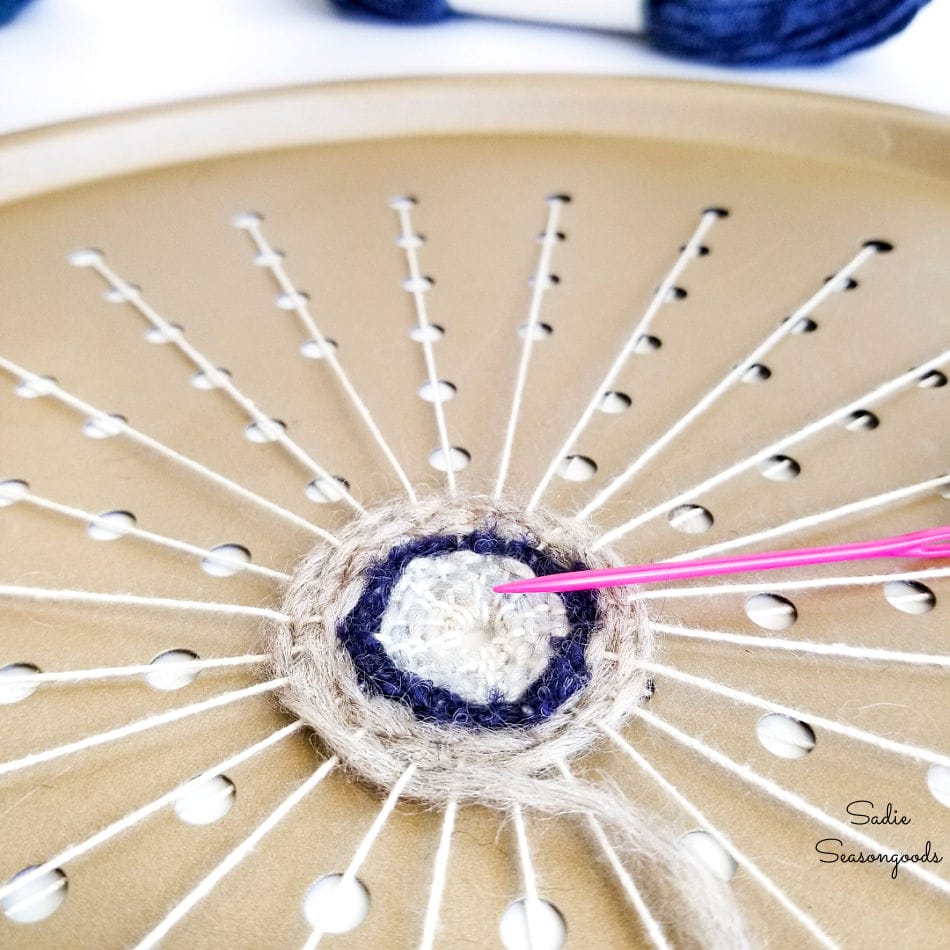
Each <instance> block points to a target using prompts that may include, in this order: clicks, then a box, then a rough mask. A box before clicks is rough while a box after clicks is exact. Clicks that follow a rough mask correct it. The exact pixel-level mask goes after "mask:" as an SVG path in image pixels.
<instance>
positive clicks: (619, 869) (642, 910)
mask: <svg viewBox="0 0 950 950" xmlns="http://www.w3.org/2000/svg"><path fill="white" fill-rule="evenodd" d="M557 766H558V769H559V770H560V772H561V774H562V775H563V776H564V777H565V778H566V779H569V780H571V781H574V782H576V781H577V780H576V778H575V777H574V775H573V774H572V773H571V771H570V769H568V767H567V766H566V765H565V764H564V762H563V761H560V762H558V763H557ZM587 823H588V825H590V830H591V832H592V833H593V835H594V838H595V839H596V841H597V844H598V846H599V847H600V849H601V851H603V852H604V856H605V857H606V858H607V863H608V864H609V865H610V869H611V870H612V871H613V872H614V875H615V876H616V878H617V881H618V882H619V884H620V887H621V888H622V889H623V892H624V894H626V896H627V900H629V901H630V903H631V904H632V905H633V908H634V910H635V911H636V912H637V916H638V917H639V918H640V922H641V923H642V924H643V929H644V930H645V931H646V935H647V937H648V938H649V940H650V944H651V946H653V947H655V948H656V950H673V947H672V945H671V944H670V942H669V941H668V940H667V939H666V935H665V934H664V933H663V928H662V927H661V926H660V923H659V921H658V920H657V919H656V917H654V916H653V912H652V911H651V910H650V908H649V906H648V905H647V902H646V901H645V900H644V897H643V895H642V894H641V893H640V889H639V888H638V887H637V885H636V884H635V883H634V881H633V878H632V877H631V876H630V875H629V874H628V873H627V869H626V868H625V867H624V866H623V862H622V861H621V860H620V856H619V855H618V854H617V852H616V850H615V849H614V846H613V845H612V844H611V843H610V840H609V839H608V837H607V834H606V832H605V831H604V829H603V827H602V826H601V824H600V822H599V821H598V820H597V819H596V818H595V817H594V816H593V815H592V814H590V813H589V812H588V814H587Z"/></svg>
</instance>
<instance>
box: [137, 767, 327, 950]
mask: <svg viewBox="0 0 950 950" xmlns="http://www.w3.org/2000/svg"><path fill="white" fill-rule="evenodd" d="M337 761H338V760H337V758H336V757H335V756H334V757H333V758H332V759H327V761H326V762H324V763H323V765H321V766H320V768H318V769H317V770H316V771H315V772H314V773H313V775H311V776H310V778H308V779H307V780H306V781H305V782H304V783H303V784H302V785H300V786H298V787H297V788H296V789H294V791H293V792H291V794H290V795H288V796H287V797H286V798H285V799H284V800H283V801H282V802H281V803H280V804H279V805H278V806H277V807H276V808H275V809H274V810H273V811H272V812H271V813H270V814H269V815H268V816H267V818H265V819H264V821H262V822H261V823H260V824H259V825H258V826H257V827H256V828H255V829H254V831H252V832H251V834H249V835H248V836H247V837H246V838H245V839H244V840H243V841H242V842H241V843H240V844H239V845H238V846H237V847H236V848H235V849H234V850H233V851H231V852H230V854H228V856H227V857H226V858H225V859H224V860H223V861H222V862H221V863H220V864H219V865H217V866H216V867H215V868H214V870H212V871H211V873H210V874H208V875H207V877H205V878H203V879H202V880H201V881H200V882H199V883H198V885H197V887H195V888H194V889H193V890H192V891H190V892H189V893H188V894H186V895H185V897H183V898H182V900H181V901H180V902H179V903H178V904H176V905H175V906H174V907H173V908H172V909H171V911H169V913H168V915H167V916H166V917H165V918H164V919H163V920H162V921H161V922H160V923H159V924H158V926H157V927H155V928H154V929H153V930H152V931H150V932H149V933H148V934H147V935H146V936H145V937H143V938H142V940H141V941H139V943H138V944H136V950H149V948H150V947H154V946H157V945H158V944H159V943H160V942H161V941H162V940H164V938H165V937H166V936H168V934H169V932H170V931H171V930H172V928H174V927H175V925H176V924H178V923H179V922H180V921H181V920H182V919H183V918H184V917H185V916H186V915H187V914H188V913H189V911H191V910H192V909H194V907H195V906H197V905H198V904H199V903H201V901H202V900H204V898H206V897H207V896H208V895H209V894H210V893H211V892H212V891H213V890H214V888H215V887H216V886H217V885H218V883H219V882H220V881H221V880H222V879H223V878H225V877H226V876H227V875H228V874H230V873H231V871H233V870H234V869H235V868H236V867H237V866H238V865H239V864H240V863H241V862H242V861H243V860H244V859H245V858H246V857H247V856H248V855H249V854H251V852H252V851H253V850H254V849H255V848H256V847H257V845H258V844H260V842H261V841H262V840H263V839H264V837H266V835H268V834H269V833H270V832H271V831H273V830H274V828H276V827H277V825H279V824H280V822H281V821H283V820H284V818H286V817H287V815H288V814H290V812H291V811H292V810H293V809H294V808H295V807H296V806H297V805H299V804H300V802H302V801H303V799H304V798H306V797H307V795H309V794H310V792H312V791H313V790H314V789H315V788H316V787H317V786H318V785H319V784H320V783H321V782H322V781H323V780H324V779H325V778H326V777H327V775H329V774H330V772H331V771H332V770H333V769H334V768H335V767H336V765H337Z"/></svg>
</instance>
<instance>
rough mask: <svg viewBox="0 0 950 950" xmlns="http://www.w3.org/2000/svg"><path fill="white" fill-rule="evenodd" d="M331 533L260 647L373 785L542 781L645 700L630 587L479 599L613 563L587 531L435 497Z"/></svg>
mask: <svg viewBox="0 0 950 950" xmlns="http://www.w3.org/2000/svg"><path fill="white" fill-rule="evenodd" d="M339 537H340V540H341V542H342V543H341V546H340V547H339V548H337V549H335V550H329V551H328V550H327V548H326V546H319V547H318V548H317V549H315V550H314V551H313V552H312V553H311V554H309V555H308V556H307V557H306V558H305V559H304V561H303V562H302V563H301V564H300V566H299V567H298V569H297V571H296V573H295V574H294V577H293V580H292V581H291V583H290V585H289V587H288V593H287V596H286V599H285V601H284V609H285V610H286V612H287V614H288V616H290V618H291V623H290V624H288V625H286V626H282V627H281V628H279V629H278V630H277V632H276V633H275V634H274V637H273V640H272V649H273V654H274V663H275V666H276V672H277V675H280V676H286V677H288V681H289V682H288V686H287V687H286V689H285V690H284V692H283V696H282V698H283V702H284V703H285V705H286V706H287V707H288V708H289V709H291V710H292V711H293V712H294V713H295V714H296V715H298V716H300V717H301V718H302V719H304V721H306V722H307V723H308V724H310V725H311V726H313V728H314V729H315V730H316V732H317V734H318V736H319V737H320V738H321V739H322V740H323V741H324V742H325V743H326V744H327V745H328V746H329V747H330V748H331V749H332V750H333V751H334V752H335V753H336V754H338V755H340V757H341V759H342V760H343V761H344V762H348V763H350V764H351V765H352V766H353V767H354V768H355V769H356V770H357V771H358V772H360V773H361V774H362V775H363V776H364V777H366V778H368V779H369V780H370V781H371V782H373V783H374V784H377V785H382V786H384V787H389V786H391V785H392V783H393V782H394V781H395V780H396V779H397V778H398V777H399V776H400V775H401V774H402V772H403V771H404V769H405V767H406V765H407V764H408V763H409V762H414V763H415V764H416V765H417V768H418V771H417V777H416V779H415V786H416V787H415V788H414V794H416V795H418V796H419V797H422V798H423V799H425V800H431V801H441V800H443V799H444V797H445V795H447V794H457V793H458V792H459V791H460V790H462V789H464V786H465V783H466V782H467V781H468V780H469V779H470V778H471V775H472V773H474V774H475V775H476V776H477V782H476V784H477V785H478V786H479V787H481V786H484V784H485V783H486V782H488V783H491V782H493V781H495V782H499V783H505V782H506V781H507V777H508V773H507V771H506V769H507V768H508V767H510V766H512V765H515V764H516V767H519V768H523V769H524V773H525V774H526V775H530V776H537V775H544V774H546V773H549V772H550V771H551V769H552V766H553V764H554V762H555V761H556V760H558V759H561V758H570V757H573V756H574V755H576V754H577V753H579V752H580V751H582V750H584V749H586V748H587V747H588V746H589V745H590V744H591V743H592V742H593V741H594V740H595V738H597V734H598V733H597V729H596V726H595V723H596V722H597V721H598V720H601V719H603V718H604V717H606V718H607V719H608V720H609V721H611V722H614V723H617V724H620V723H622V722H624V721H625V720H626V718H627V716H628V715H629V711H630V708H631V706H636V705H638V704H639V703H640V702H641V701H642V700H643V699H644V698H645V697H646V695H647V693H648V685H647V677H646V675H645V673H644V672H643V671H642V670H641V669H640V668H639V663H640V662H641V661H642V660H643V659H646V658H647V656H648V654H649V653H650V652H651V642H652V634H651V632H650V628H649V624H648V622H647V620H646V617H645V615H644V613H643V611H642V608H640V607H639V605H638V604H637V603H636V602H635V601H634V600H633V598H632V596H631V592H630V591H628V590H621V589H617V590H612V591H602V592H598V593H596V594H595V593H593V592H576V593H571V594H564V595H549V596H548V597H545V598H541V599H540V600H538V599H533V598H530V597H521V596H519V597H514V598H505V597H501V596H500V595H497V594H493V593H492V592H491V587H492V586H493V585H494V584H495V583H500V582H502V581H504V580H509V579H511V578H512V577H514V576H529V575H530V574H551V573H556V572H558V571H560V570H566V569H580V568H583V567H584V566H591V567H594V566H607V565H608V564H612V563H614V560H613V558H612V556H611V555H609V554H606V553H604V552H597V553H594V552H591V551H590V550H589V539H587V538H586V537H585V536H584V532H583V530H579V529H578V528H577V527H575V526H570V527H568V526H567V525H566V524H565V523H564V522H562V521H561V520H560V519H558V518H556V517H555V516H553V515H550V514H547V513H543V512H540V511H535V512H532V513H531V515H530V516H528V515H525V514H524V513H523V512H521V511H520V510H519V508H518V507H517V506H515V505H512V504H508V503H504V502H497V501H491V500H489V499H488V498H484V497H480V496H475V497H472V498H469V499H464V500H463V499H451V498H449V497H447V496H444V495H441V494H437V495H433V496H431V497H430V498H427V499H422V500H420V501H419V503H418V504H416V505H412V504H410V503H408V502H405V501H402V500H399V501H393V502H390V503H388V504H383V505H380V506H378V507H376V508H374V509H372V510H371V511H370V512H368V513H367V514H365V515H363V516H361V517H359V518H357V519H356V520H354V521H353V522H351V523H350V525H348V526H347V527H346V528H345V529H344V530H343V531H342V532H340V534H339ZM380 552H383V556H382V557H381V556H380ZM459 559H461V562H460V560H459ZM474 563H477V564H479V565H480V568H479V570H476V571H474V572H473V570H472V566H473V564H474ZM512 634H514V635H512ZM460 653H464V659H463V662H462V663H461V664H458V663H451V664H450V662H449V661H450V659H451V658H453V657H454V658H456V659H457V658H458V657H459V655H460ZM440 658H441V660H442V666H441V668H440V667H439V665H438V662H437V661H438V660H439V659H440ZM457 726H464V727H467V728H461V729H459V728H455V727H457ZM501 764H504V765H505V766H506V769H502V770H501V771H498V772H495V771H493V770H494V769H497V766H498V765H501ZM486 766H487V767H488V769H489V772H488V774H483V772H484V771H485V767H486ZM492 776H495V777H492Z"/></svg>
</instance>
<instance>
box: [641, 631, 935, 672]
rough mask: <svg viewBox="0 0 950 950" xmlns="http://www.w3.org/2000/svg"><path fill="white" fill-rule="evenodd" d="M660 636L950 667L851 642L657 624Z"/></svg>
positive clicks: (931, 657)
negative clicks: (790, 638) (786, 637)
mask: <svg viewBox="0 0 950 950" xmlns="http://www.w3.org/2000/svg"><path fill="white" fill-rule="evenodd" d="M653 626H654V629H655V630H656V631H657V632H658V633H665V634H667V635H668V636H671V637H685V638H687V639H691V640H708V641H710V642H712V643H731V644H734V645H735V646H744V647H759V648H761V649H763V650H790V651H792V652H793V653H803V654H805V655H807V656H837V657H846V658H847V659H852V660H881V661H883V662H885V663H908V664H910V665H912V666H941V667H950V655H941V654H933V653H901V652H899V651H897V650H880V649H877V648H876V647H855V646H851V645H850V644H847V643H816V642H814V641H813V640H786V639H784V638H782V637H750V636H746V635H745V634H742V633H725V632H723V631H721V630H699V629H696V628H693V627H678V626H674V625H673V624H666V623H656V624H654V625H653Z"/></svg>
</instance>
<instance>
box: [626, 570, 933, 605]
mask: <svg viewBox="0 0 950 950" xmlns="http://www.w3.org/2000/svg"><path fill="white" fill-rule="evenodd" d="M947 576H950V567H929V568H925V569H923V570H920V571H900V572H897V573H893V574H857V575H855V576H853V577H809V578H806V579H803V580H797V581H774V582H773V583H767V582H757V583H754V584H751V583H750V584H711V585H708V586H706V587H673V588H668V589H665V590H639V591H637V592H636V594H634V597H635V598H636V599H637V600H679V599H682V598H684V597H708V596H713V595H715V594H759V593H772V592H773V591H779V590H822V589H824V588H826V587H873V586H874V585H875V584H887V583H889V582H891V581H917V580H929V579H931V578H935V577H947Z"/></svg>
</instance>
